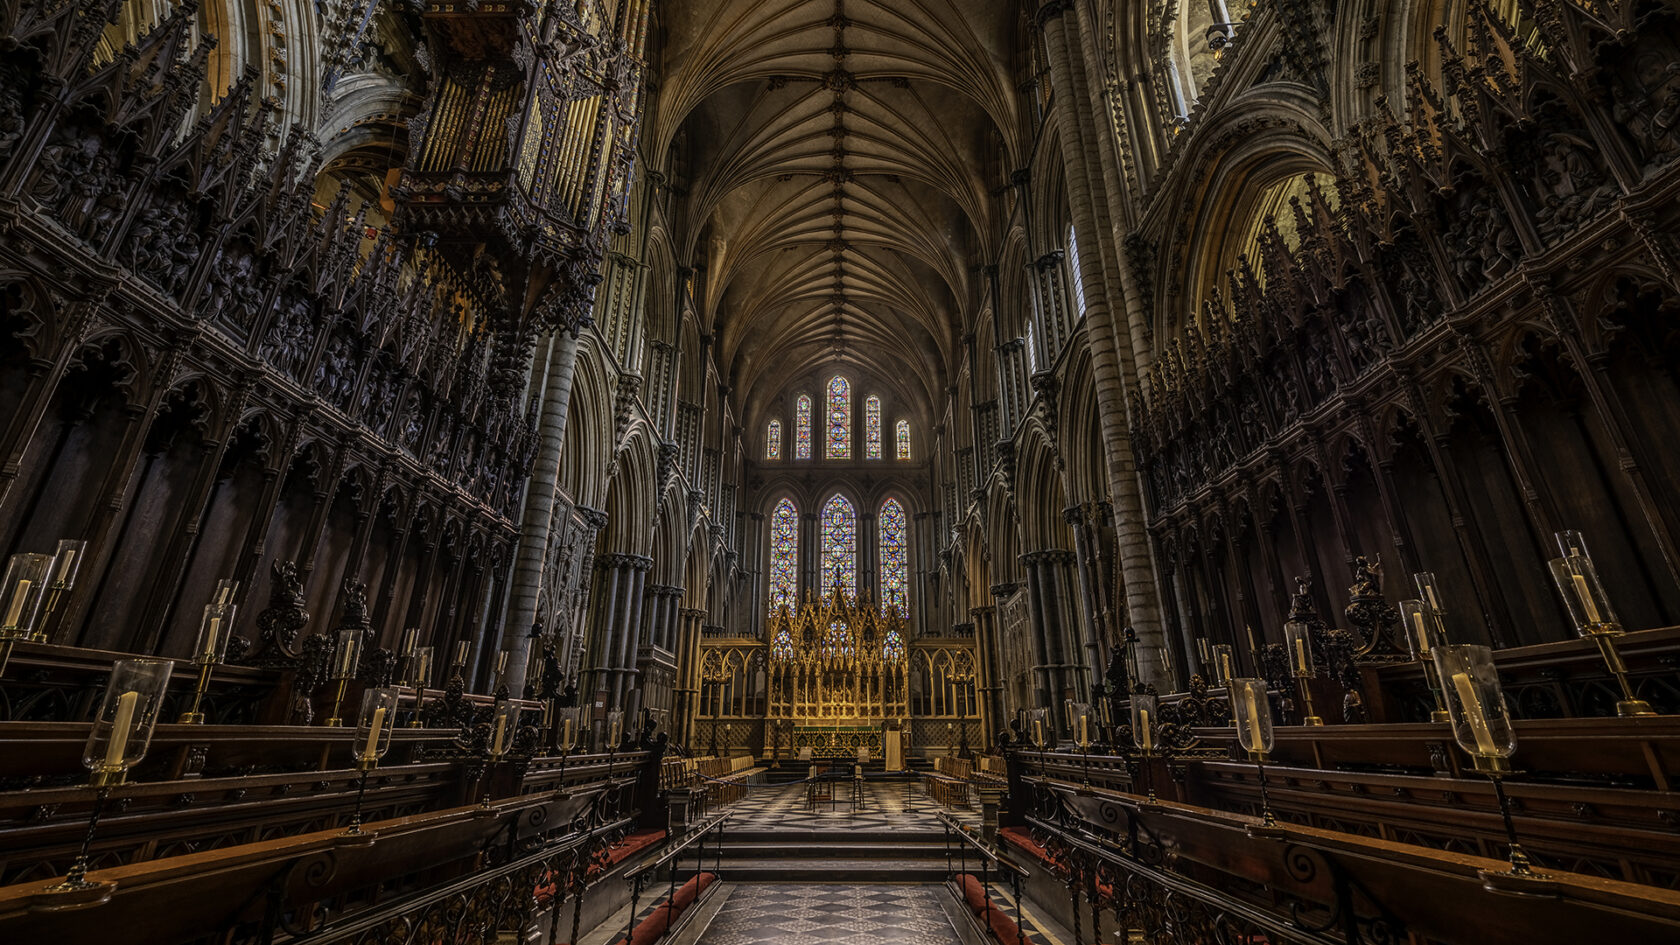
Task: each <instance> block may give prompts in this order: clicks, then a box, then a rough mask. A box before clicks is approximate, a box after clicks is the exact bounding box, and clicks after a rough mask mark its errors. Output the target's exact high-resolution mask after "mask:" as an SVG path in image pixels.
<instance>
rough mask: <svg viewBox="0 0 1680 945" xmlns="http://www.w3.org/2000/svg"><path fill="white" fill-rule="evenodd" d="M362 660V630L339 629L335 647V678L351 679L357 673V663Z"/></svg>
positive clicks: (333, 662) (333, 664)
mask: <svg viewBox="0 0 1680 945" xmlns="http://www.w3.org/2000/svg"><path fill="white" fill-rule="evenodd" d="M361 661H362V631H360V630H355V629H349V630H340V631H338V643H337V644H336V645H335V646H334V647H333V660H332V666H333V678H334V679H349V678H350V677H351V676H354V675H356V664H358V663H360V662H361Z"/></svg>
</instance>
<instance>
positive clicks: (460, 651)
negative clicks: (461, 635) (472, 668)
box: [455, 640, 467, 666]
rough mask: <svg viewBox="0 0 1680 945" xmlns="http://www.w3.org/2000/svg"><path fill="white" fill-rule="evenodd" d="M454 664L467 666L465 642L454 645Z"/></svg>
mask: <svg viewBox="0 0 1680 945" xmlns="http://www.w3.org/2000/svg"><path fill="white" fill-rule="evenodd" d="M455 662H456V663H458V664H460V665H462V666H465V665H466V664H467V641H465V640H462V641H461V642H460V643H457V644H455Z"/></svg>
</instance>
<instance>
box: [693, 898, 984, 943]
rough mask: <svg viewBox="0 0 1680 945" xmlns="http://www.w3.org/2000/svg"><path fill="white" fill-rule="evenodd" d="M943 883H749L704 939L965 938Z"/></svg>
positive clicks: (839, 940)
mask: <svg viewBox="0 0 1680 945" xmlns="http://www.w3.org/2000/svg"><path fill="white" fill-rule="evenodd" d="M946 895H949V893H947V892H945V890H943V889H941V888H939V887H937V886H890V885H879V886H869V885H863V886H854V885H779V884H763V885H751V884H748V885H742V886H739V887H737V888H736V889H735V890H734V892H733V893H732V894H731V895H730V897H729V900H728V901H727V902H725V903H724V904H723V908H722V909H720V910H719V911H718V914H717V915H716V916H715V917H714V918H713V919H712V922H711V925H710V926H708V927H707V929H706V931H705V933H704V934H703V935H701V936H700V940H699V942H698V943H697V945H769V943H772V942H773V943H776V945H786V943H788V942H800V943H803V942H821V943H833V945H909V943H914V945H958V943H959V942H960V941H961V940H960V939H959V938H958V937H957V933H956V930H955V929H953V928H952V927H951V921H950V919H949V918H947V917H946V915H945V911H944V910H943V909H942V908H940V904H939V901H938V899H937V898H935V897H937V896H946Z"/></svg>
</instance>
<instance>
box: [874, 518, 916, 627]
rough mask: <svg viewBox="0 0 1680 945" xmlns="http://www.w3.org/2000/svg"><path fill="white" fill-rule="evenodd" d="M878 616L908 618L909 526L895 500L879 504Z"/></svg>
mask: <svg viewBox="0 0 1680 945" xmlns="http://www.w3.org/2000/svg"><path fill="white" fill-rule="evenodd" d="M877 521H878V522H879V523H880V530H881V549H880V554H881V612H882V613H886V612H887V611H888V610H889V609H892V608H894V607H896V608H898V615H899V616H900V617H908V616H909V615H910V525H909V522H907V521H906V520H905V517H904V506H902V505H900V504H898V500H897V499H888V500H887V501H886V502H884V503H882V504H881V515H880V517H879V519H877Z"/></svg>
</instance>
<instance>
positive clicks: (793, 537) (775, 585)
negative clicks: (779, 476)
mask: <svg viewBox="0 0 1680 945" xmlns="http://www.w3.org/2000/svg"><path fill="white" fill-rule="evenodd" d="M798 572H799V509H798V508H796V507H795V506H794V504H793V500H792V499H783V500H782V501H780V502H777V503H776V508H775V510H774V511H772V512H771V513H770V612H771V613H775V612H776V610H777V608H780V607H784V606H785V607H787V609H789V610H792V609H794V608H795V607H797V606H799V604H798V594H799V576H798Z"/></svg>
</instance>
